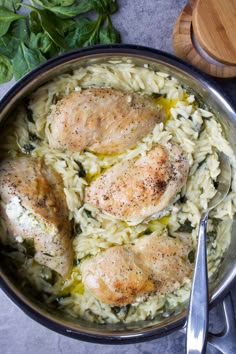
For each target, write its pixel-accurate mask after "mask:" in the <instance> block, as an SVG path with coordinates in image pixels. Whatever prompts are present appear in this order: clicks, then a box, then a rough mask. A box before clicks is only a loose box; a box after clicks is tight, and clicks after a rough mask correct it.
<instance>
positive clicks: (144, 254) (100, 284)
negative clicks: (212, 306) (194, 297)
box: [81, 234, 192, 306]
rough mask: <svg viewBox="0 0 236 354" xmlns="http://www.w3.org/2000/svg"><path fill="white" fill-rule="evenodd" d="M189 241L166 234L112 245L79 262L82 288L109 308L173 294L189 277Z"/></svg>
mask: <svg viewBox="0 0 236 354" xmlns="http://www.w3.org/2000/svg"><path fill="white" fill-rule="evenodd" d="M190 250H191V244H190V243H189V242H186V243H185V242H183V241H181V240H180V239H178V238H172V237H169V236H167V235H162V236H156V235H154V234H152V235H150V236H144V237H142V238H140V239H138V240H136V241H135V242H134V244H132V245H131V244H129V245H125V246H115V247H112V248H109V249H107V250H106V251H104V252H101V253H99V254H98V255H96V256H95V257H93V258H91V259H89V260H87V261H84V263H82V268H81V269H82V279H83V282H84V285H85V287H86V288H87V289H88V290H89V291H90V292H91V293H92V294H93V295H94V296H95V297H96V298H97V299H98V300H100V301H102V302H104V303H107V304H110V305H112V306H123V305H127V304H130V303H132V302H134V301H136V299H137V298H138V297H139V296H143V295H144V296H148V295H153V294H163V293H168V292H172V291H174V290H175V289H177V288H178V287H179V286H180V284H183V282H184V279H185V277H189V276H190V274H191V271H192V265H191V263H190V262H189V260H188V254H189V252H190Z"/></svg>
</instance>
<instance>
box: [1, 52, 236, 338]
mask: <svg viewBox="0 0 236 354" xmlns="http://www.w3.org/2000/svg"><path fill="white" fill-rule="evenodd" d="M117 59H118V60H123V61H127V60H131V61H132V62H134V63H135V64H136V65H140V66H143V64H149V65H150V67H151V68H152V69H154V70H161V71H164V72H167V73H170V74H171V75H172V76H175V77H176V78H177V79H178V80H179V82H181V84H183V85H186V86H188V87H191V88H192V89H193V91H194V93H195V94H196V95H198V96H199V97H200V98H202V99H203V100H204V101H205V102H206V103H207V105H209V106H210V107H211V108H212V109H213V110H214V111H215V112H216V113H217V115H218V118H219V120H220V122H221V123H222V124H223V126H224V128H225V133H226V135H227V138H228V140H229V141H230V143H231V146H232V147H233V149H234V151H235V152H236V140H235V136H236V113H235V111H234V109H233V108H232V106H231V105H230V104H229V103H228V101H227V100H226V99H225V97H224V96H223V94H222V93H221V92H220V91H219V89H218V88H216V86H215V85H214V84H212V83H210V82H209V81H208V79H206V78H205V77H204V76H202V75H201V74H200V73H199V72H198V71H195V70H194V69H193V68H191V67H189V66H187V65H186V64H184V63H183V62H181V61H179V60H178V59H176V58H174V57H172V56H170V55H168V54H165V53H162V52H159V51H156V50H151V49H148V48H141V47H136V46H109V47H98V48H94V49H84V50H80V51H77V52H72V53H69V54H65V55H64V56H61V57H59V58H56V59H54V60H50V61H49V62H47V63H46V64H44V65H42V66H41V67H40V68H38V69H36V70H34V71H33V72H32V73H30V74H29V75H27V76H25V77H24V78H23V79H22V80H21V81H19V82H18V83H17V84H16V85H15V86H14V87H13V88H12V89H11V90H10V91H9V93H8V94H7V95H6V96H5V97H4V98H3V99H2V102H1V109H0V122H1V124H4V121H5V120H6V119H7V120H9V119H11V117H12V116H13V115H12V114H11V112H13V110H14V108H15V107H16V106H17V105H18V103H19V102H20V101H21V100H22V99H23V98H24V97H26V96H27V95H29V94H30V93H31V92H32V91H34V90H35V89H36V88H38V87H39V86H41V85H42V84H43V83H45V82H47V81H49V80H50V79H52V78H53V77H55V76H57V75H59V74H61V73H65V72H71V71H72V70H73V69H75V68H78V67H80V66H86V65H89V64H91V63H102V62H106V61H108V60H117ZM235 254H236V226H235V223H234V225H233V231H232V238H231V245H230V247H229V249H228V252H227V254H226V255H225V258H224V261H223V263H222V264H221V267H220V269H219V274H218V276H217V278H216V279H215V280H214V282H213V283H212V284H211V304H214V303H215V302H216V301H218V300H221V299H222V297H223V296H224V294H225V293H226V292H227V291H228V289H229V287H230V284H231V283H232V281H233V279H234V278H235V276H236V259H235ZM0 285H1V287H2V289H3V290H4V291H5V292H6V293H7V295H9V297H10V298H12V300H13V301H14V302H15V303H16V304H17V305H18V306H19V307H21V308H22V309H23V310H24V311H25V312H27V313H28V314H29V315H30V316H31V317H33V318H34V319H35V320H37V321H39V322H40V323H42V324H44V325H45V326H47V327H49V328H51V329H53V330H55V331H57V332H59V333H63V334H65V335H68V336H71V337H74V338H78V339H83V340H87V341H92V342H104V343H111V342H113V343H119V344H121V343H128V342H134V341H144V340H147V339H152V338H155V337H157V336H161V335H165V334H167V333H169V332H170V331H172V330H175V329H177V328H178V327H180V326H183V325H184V323H185V316H186V311H185V308H184V307H185V306H183V307H181V308H179V309H178V311H177V312H176V313H174V314H173V315H171V316H170V317H168V318H166V319H164V320H162V321H161V322H159V319H156V320H152V321H143V322H138V323H135V324H128V325H127V324H116V325H110V324H109V325H96V324H91V323H89V322H85V321H83V320H81V319H75V318H69V317H65V315H64V314H63V315H62V314H60V313H58V311H55V310H54V309H53V308H45V306H44V305H43V303H42V301H41V299H40V297H38V295H35V294H34V293H33V292H32V290H31V289H30V288H28V289H25V291H24V293H23V292H21V291H19V286H20V284H18V283H17V279H15V278H14V274H10V272H9V270H8V267H7V263H6V262H5V261H4V259H3V260H1V269H0Z"/></svg>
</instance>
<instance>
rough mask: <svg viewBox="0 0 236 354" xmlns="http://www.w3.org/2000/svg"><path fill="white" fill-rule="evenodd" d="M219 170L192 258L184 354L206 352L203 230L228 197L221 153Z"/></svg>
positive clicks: (225, 165)
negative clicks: (193, 262)
mask: <svg viewBox="0 0 236 354" xmlns="http://www.w3.org/2000/svg"><path fill="white" fill-rule="evenodd" d="M219 161H220V170H221V173H220V175H219V176H218V188H217V192H216V194H215V196H214V197H213V198H212V199H211V201H210V202H209V204H208V208H207V209H206V210H205V211H204V212H203V213H202V216H201V219H200V223H199V230H198V244H197V251H196V257H195V265H194V272H193V280H192V288H191V293H190V300H189V310H188V319H187V327H186V353H187V354H202V353H205V350H206V343H207V333H208V301H209V299H208V275H207V254H206V228H207V220H208V215H209V212H210V211H211V210H212V209H213V208H215V207H216V206H217V205H219V204H220V203H221V202H222V201H223V200H224V199H225V197H226V196H227V194H228V192H229V189H230V184H231V167H230V163H229V159H228V158H227V156H226V155H225V154H223V153H220V154H219Z"/></svg>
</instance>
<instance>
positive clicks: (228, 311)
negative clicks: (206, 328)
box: [208, 293, 236, 354]
mask: <svg viewBox="0 0 236 354" xmlns="http://www.w3.org/2000/svg"><path fill="white" fill-rule="evenodd" d="M222 307H223V314H224V318H225V327H224V329H223V330H222V332H220V333H217V334H213V333H210V332H209V333H208V344H210V345H212V346H213V347H215V348H217V349H218V350H219V351H220V353H222V354H234V353H236V319H235V314H234V308H233V300H232V295H231V293H228V294H227V295H226V297H225V298H224V300H223V302H222Z"/></svg>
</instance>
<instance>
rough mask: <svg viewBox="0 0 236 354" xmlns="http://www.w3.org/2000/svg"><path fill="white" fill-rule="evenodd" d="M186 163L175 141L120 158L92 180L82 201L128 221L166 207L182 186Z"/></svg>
mask: <svg viewBox="0 0 236 354" xmlns="http://www.w3.org/2000/svg"><path fill="white" fill-rule="evenodd" d="M188 170H189V165H188V162H187V159H186V157H185V155H184V153H183V150H182V149H181V148H180V147H179V146H178V145H175V144H172V143H168V144H166V146H163V145H155V146H154V147H153V148H152V149H151V150H150V151H149V152H148V153H147V154H146V156H141V157H140V158H138V159H131V160H127V161H122V162H120V163H117V164H116V165H114V166H112V167H111V168H110V169H109V170H107V171H106V172H105V173H104V174H103V175H101V176H100V177H98V178H97V179H96V180H94V181H93V182H92V183H91V184H90V186H89V187H87V188H86V190H85V201H86V202H87V203H90V204H92V205H95V206H96V207H98V208H99V209H101V210H102V211H103V212H106V213H108V214H110V215H112V216H114V217H115V218H118V219H122V220H125V221H127V222H129V223H130V224H138V223H139V222H141V221H143V220H144V219H146V218H148V217H149V216H151V215H153V214H156V213H158V212H160V211H162V210H163V209H164V208H166V207H167V206H168V205H169V203H170V202H171V200H172V199H173V198H174V197H175V195H176V194H177V193H178V192H179V191H180V189H181V188H182V186H183V185H184V183H185V181H186V178H187V175H188Z"/></svg>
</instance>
